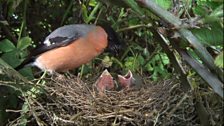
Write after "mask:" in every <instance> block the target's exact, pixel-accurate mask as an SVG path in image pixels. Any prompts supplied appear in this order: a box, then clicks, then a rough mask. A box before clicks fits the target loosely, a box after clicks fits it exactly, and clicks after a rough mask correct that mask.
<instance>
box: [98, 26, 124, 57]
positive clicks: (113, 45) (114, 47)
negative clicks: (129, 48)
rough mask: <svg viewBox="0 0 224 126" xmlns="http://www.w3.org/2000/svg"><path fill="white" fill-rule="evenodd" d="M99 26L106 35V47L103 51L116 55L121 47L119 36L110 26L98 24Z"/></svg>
mask: <svg viewBox="0 0 224 126" xmlns="http://www.w3.org/2000/svg"><path fill="white" fill-rule="evenodd" d="M99 26H101V27H102V28H103V29H104V30H105V31H106V33H107V35H108V38H107V39H108V46H107V48H106V50H105V51H108V52H110V53H112V54H113V55H118V54H119V53H120V51H121V49H122V47H123V43H122V42H121V40H120V38H119V36H118V35H117V33H116V32H115V31H114V29H113V28H112V27H111V26H110V25H107V24H99Z"/></svg>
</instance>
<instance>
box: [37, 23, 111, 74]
mask: <svg viewBox="0 0 224 126" xmlns="http://www.w3.org/2000/svg"><path fill="white" fill-rule="evenodd" d="M107 43H108V42H107V34H106V32H105V31H104V30H103V29H102V28H101V27H96V28H94V29H93V30H92V31H91V32H89V34H88V35H87V36H85V37H82V38H79V39H78V40H76V41H74V42H73V43H71V44H69V45H68V46H64V47H59V48H56V49H53V50H50V51H47V52H45V53H43V54H41V55H40V56H39V57H38V58H37V59H36V62H38V64H39V66H38V67H39V68H40V69H42V70H47V71H50V72H52V71H57V72H64V71H67V70H70V69H74V68H77V67H79V66H80V65H82V64H85V63H87V62H89V61H90V60H92V59H93V58H94V57H96V56H97V55H99V54H100V53H101V52H102V51H103V50H104V49H105V48H106V46H107Z"/></svg>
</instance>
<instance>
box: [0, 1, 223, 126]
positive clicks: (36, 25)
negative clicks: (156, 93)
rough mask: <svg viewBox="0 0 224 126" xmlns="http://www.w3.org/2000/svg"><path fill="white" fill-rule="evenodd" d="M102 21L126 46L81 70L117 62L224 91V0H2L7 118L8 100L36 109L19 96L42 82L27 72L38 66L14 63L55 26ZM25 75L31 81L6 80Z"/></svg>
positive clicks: (1, 98)
mask: <svg viewBox="0 0 224 126" xmlns="http://www.w3.org/2000/svg"><path fill="white" fill-rule="evenodd" d="M100 22H107V23H109V24H110V25H111V26H112V27H113V28H114V29H115V30H116V31H117V33H118V35H119V36H120V38H121V40H122V42H123V43H125V47H124V49H123V52H122V53H121V55H120V56H118V57H114V56H111V55H110V54H107V53H104V54H102V55H101V56H99V57H97V58H96V59H95V60H94V61H93V62H92V63H90V64H86V65H83V66H82V67H80V68H79V69H78V70H76V71H74V73H75V74H76V75H79V76H80V77H81V78H83V79H90V78H89V77H90V76H91V75H94V74H95V73H98V72H101V71H102V70H103V69H105V68H109V69H110V71H111V72H112V74H118V73H119V74H121V73H125V72H126V71H127V70H131V71H133V72H134V73H136V74H138V75H140V76H141V77H142V78H149V79H151V80H152V81H158V80H161V79H168V78H172V77H176V78H178V79H179V80H180V81H181V84H182V85H181V86H182V88H183V89H184V90H185V91H189V90H193V91H195V92H196V94H197V96H199V97H202V98H204V97H207V96H211V94H212V97H217V98H220V97H221V98H223V0H53V1H47V0H0V85H1V86H0V91H2V93H3V94H4V95H0V125H4V124H5V123H6V122H7V121H8V120H9V115H10V113H8V112H6V111H5V110H6V108H10V109H15V108H18V106H23V109H22V112H21V113H25V112H26V111H28V110H27V109H28V108H26V107H27V105H25V103H26V102H24V101H23V102H22V101H21V100H20V99H18V98H17V97H21V96H25V95H28V94H29V93H28V92H29V91H31V90H32V89H33V88H34V86H30V85H27V84H26V83H29V82H28V80H26V79H25V78H24V77H26V78H28V79H30V80H32V79H34V75H35V74H36V71H33V70H32V69H31V68H24V69H22V70H20V71H19V72H20V73H21V74H22V76H21V75H20V74H18V73H17V72H16V71H15V70H13V69H12V68H15V67H16V66H18V65H19V64H20V63H21V62H22V61H23V60H24V59H25V58H26V56H27V55H28V54H29V51H30V50H32V49H33V48H34V47H36V46H38V45H39V44H40V42H42V41H43V40H44V38H45V37H46V36H47V35H48V34H49V33H50V32H51V31H53V30H54V29H56V28H58V27H60V26H63V25H66V24H77V23H86V24H97V23H100ZM9 68H10V69H9ZM12 78H13V79H12ZM15 78H16V79H15ZM21 79H22V80H23V81H25V82H24V83H25V84H24V85H17V84H16V83H7V84H6V83H3V81H15V82H16V81H21ZM39 83H43V81H41V82H39ZM202 88H203V90H201V89H202ZM6 89H7V90H6ZM35 89H36V88H35ZM38 92H40V90H38V91H37V92H35V93H34V94H35V95H36V94H38ZM34 97H36V96H34ZM192 97H193V96H192ZM196 100H198V99H197V98H196ZM213 102H215V101H213ZM201 105H202V107H203V105H204V102H203V101H202V104H201ZM205 112H206V111H205ZM15 116H16V115H15ZM11 118H12V119H13V117H11ZM24 119H26V118H25V117H24Z"/></svg>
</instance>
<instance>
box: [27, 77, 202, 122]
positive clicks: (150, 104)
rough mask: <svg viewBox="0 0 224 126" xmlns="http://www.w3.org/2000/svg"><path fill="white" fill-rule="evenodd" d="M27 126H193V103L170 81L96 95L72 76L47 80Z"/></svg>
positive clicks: (194, 118) (174, 82)
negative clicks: (43, 93) (43, 91)
mask: <svg viewBox="0 0 224 126" xmlns="http://www.w3.org/2000/svg"><path fill="white" fill-rule="evenodd" d="M45 91H46V93H45V95H44V96H42V97H41V99H38V100H36V101H35V102H33V103H32V110H33V111H35V114H33V116H31V119H30V121H29V125H31V124H32V125H34V124H38V125H44V124H46V125H134V126H135V125H139V126H142V125H147V126H151V125H164V124H165V125H174V124H175V125H186V124H189V125H196V124H198V119H197V117H196V114H195V109H194V107H193V100H192V99H191V98H189V97H188V94H186V93H183V91H181V90H180V88H179V83H178V82H177V81H174V80H173V79H170V80H165V81H161V82H159V83H157V84H150V82H148V84H145V85H144V86H142V87H141V88H140V89H135V88H133V89H128V90H126V89H124V90H121V91H107V92H105V94H104V95H103V96H102V95H99V94H98V92H97V90H96V89H95V88H94V86H92V84H88V83H84V82H83V81H81V80H80V79H79V78H77V77H74V76H68V77H65V76H61V77H56V78H53V79H48V82H47V85H46V86H45ZM40 120H41V121H40Z"/></svg>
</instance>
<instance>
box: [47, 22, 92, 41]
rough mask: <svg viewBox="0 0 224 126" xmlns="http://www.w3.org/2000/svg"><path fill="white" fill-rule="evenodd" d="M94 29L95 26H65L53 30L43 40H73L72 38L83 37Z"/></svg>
mask: <svg viewBox="0 0 224 126" xmlns="http://www.w3.org/2000/svg"><path fill="white" fill-rule="evenodd" d="M94 27H96V26H95V25H87V24H72V25H65V26H63V27H60V28H58V29H56V30H54V31H53V32H52V33H51V34H50V35H48V36H47V37H46V39H45V40H47V39H51V38H55V37H58V36H60V37H67V38H73V37H74V36H79V37H81V36H85V35H86V34H87V33H88V32H89V31H90V30H91V29H93V28H94Z"/></svg>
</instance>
